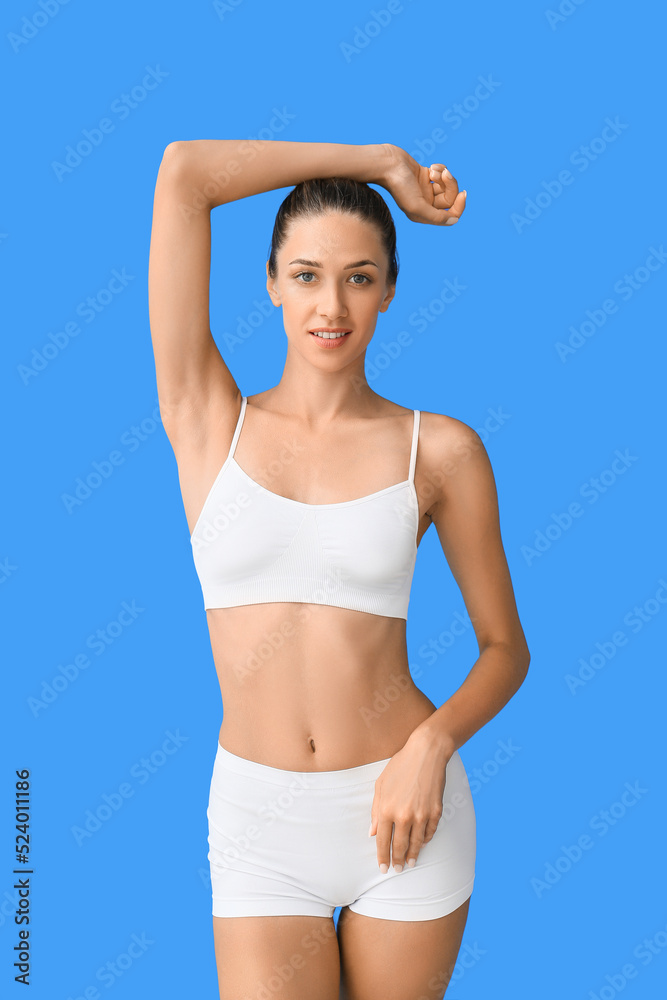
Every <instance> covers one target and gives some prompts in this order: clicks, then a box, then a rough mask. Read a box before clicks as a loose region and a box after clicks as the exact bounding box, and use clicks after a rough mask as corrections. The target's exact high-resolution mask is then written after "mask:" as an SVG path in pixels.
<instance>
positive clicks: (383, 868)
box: [380, 863, 389, 875]
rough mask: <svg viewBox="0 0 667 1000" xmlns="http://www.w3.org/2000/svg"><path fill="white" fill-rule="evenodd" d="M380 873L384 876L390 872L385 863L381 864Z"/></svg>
mask: <svg viewBox="0 0 667 1000" xmlns="http://www.w3.org/2000/svg"><path fill="white" fill-rule="evenodd" d="M380 871H381V872H382V874H383V875H386V874H387V872H388V871H389V866H388V865H385V864H384V863H383V864H381V865H380Z"/></svg>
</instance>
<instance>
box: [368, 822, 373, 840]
mask: <svg viewBox="0 0 667 1000" xmlns="http://www.w3.org/2000/svg"><path fill="white" fill-rule="evenodd" d="M372 829H373V823H372V822H371V825H370V826H369V827H368V836H369V837H370V835H371V830H372Z"/></svg>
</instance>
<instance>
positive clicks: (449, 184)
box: [429, 163, 467, 226]
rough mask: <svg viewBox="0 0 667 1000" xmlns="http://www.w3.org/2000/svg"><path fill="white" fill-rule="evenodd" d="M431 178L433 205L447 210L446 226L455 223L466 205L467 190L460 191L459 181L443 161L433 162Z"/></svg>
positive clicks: (430, 172) (441, 209) (444, 223)
mask: <svg viewBox="0 0 667 1000" xmlns="http://www.w3.org/2000/svg"><path fill="white" fill-rule="evenodd" d="M429 180H430V181H431V189H432V192H433V207H434V208H437V209H438V210H440V211H443V210H444V211H446V212H447V216H448V217H447V219H446V221H444V222H443V223H442V225H445V226H453V225H455V224H456V223H457V222H458V221H459V219H460V218H461V215H462V214H463V212H464V210H465V207H466V198H467V191H459V185H458V181H457V180H456V177H454V176H452V174H451V173H450V172H449V170H448V169H447V167H446V166H445V165H444V164H443V163H432V164H431V166H430V168H429Z"/></svg>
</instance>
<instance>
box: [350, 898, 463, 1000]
mask: <svg viewBox="0 0 667 1000" xmlns="http://www.w3.org/2000/svg"><path fill="white" fill-rule="evenodd" d="M469 905H470V897H468V899H466V901H465V902H464V903H462V904H461V905H460V906H459V907H457V909H456V910H453V911H452V912H451V913H448V914H447V915H446V916H444V917H437V918H435V919H434V920H383V919H381V918H379V917H367V916H365V915H363V914H361V913H355V912H354V911H353V910H350V909H349V908H348V907H347V906H344V907H343V909H342V910H341V912H340V916H339V918H338V938H339V943H340V961H341V990H340V1000H377V998H378V997H382V1000H406V997H410V998H412V1000H442V997H444V995H445V990H446V989H447V984H448V983H449V980H450V979H451V976H452V973H453V971H454V966H455V964H456V957H457V955H458V953H459V949H460V947H461V939H462V938H463V931H464V928H465V925H466V920H467V919H468V907H469Z"/></svg>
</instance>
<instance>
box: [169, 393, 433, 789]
mask: <svg viewBox="0 0 667 1000" xmlns="http://www.w3.org/2000/svg"><path fill="white" fill-rule="evenodd" d="M269 394H270V390H269V392H265V393H259V394H257V395H255V396H251V397H248V400H247V406H246V412H245V418H244V420H243V422H242V425H241V434H240V436H239V437H238V440H237V441H236V447H235V450H234V456H233V457H234V460H235V462H236V463H237V464H238V466H239V467H240V468H241V469H242V470H244V471H245V473H247V474H248V475H249V476H250V477H252V479H253V480H254V481H255V482H256V483H259V484H260V485H261V486H263V487H264V488H265V489H266V490H269V491H271V493H272V494H278V495H279V496H281V497H288V498H291V499H292V500H298V501H300V502H301V503H302V504H304V503H305V504H313V505H318V504H336V503H339V502H344V501H348V500H352V499H355V498H358V497H366V496H368V495H370V494H374V493H376V492H377V491H381V490H383V489H384V488H385V487H388V486H392V485H393V484H399V483H402V482H404V481H405V480H406V478H407V474H408V462H409V458H410V442H411V437H412V430H413V411H411V410H406V409H405V408H404V407H400V406H397V405H396V404H393V403H390V402H389V401H387V400H381V397H377V398H378V400H381V409H380V410H379V416H377V417H374V418H373V419H371V420H365V421H361V422H359V423H358V424H357V425H356V426H355V424H353V423H352V422H351V421H348V420H347V419H346V421H345V424H344V425H343V424H342V425H341V427H342V430H341V432H340V434H339V433H338V432H337V433H336V435H335V438H334V436H333V435H332V434H327V435H326V442H324V441H323V435H322V433H321V432H317V431H313V432H312V433H311V432H310V431H308V430H306V429H304V428H303V427H302V426H297V424H296V422H295V420H294V418H291V417H289V416H288V415H284V414H277V413H273V412H270V411H269V410H268V409H262V404H264V403H265V402H266V399H267V396H269ZM232 409H234V412H233V413H230V414H229V416H228V419H227V418H226V419H225V420H223V421H221V422H220V426H219V427H218V428H216V431H215V434H214V435H213V436H212V438H211V440H210V442H209V444H208V446H207V449H206V455H205V458H203V457H201V456H200V457H199V458H198V459H197V458H195V457H193V455H192V452H190V453H189V454H185V453H183V454H179V455H177V459H178V470H179V479H180V483H181V492H182V496H183V504H184V508H185V513H186V518H187V522H188V527H189V529H190V531H191V532H192V531H193V528H195V526H196V524H197V521H198V519H199V517H200V515H201V513H202V508H203V507H204V503H205V501H206V500H207V498H208V496H209V493H210V490H211V486H212V484H213V482H214V480H215V478H216V475H217V474H218V472H219V470H220V468H221V466H222V465H223V463H224V461H225V458H226V457H227V455H228V453H229V451H230V444H231V442H232V438H233V435H234V430H235V427H236V426H237V417H238V410H237V409H235V408H232ZM295 440H296V441H298V447H297V448H296V449H295V447H294V443H295ZM295 454H296V457H292V458H290V459H288V460H285V461H277V460H276V457H277V456H279V455H291V456H294V455H295ZM417 454H418V453H417ZM418 467H419V463H418V462H417V469H416V470H415V491H416V496H417V498H418V500H419V471H418ZM426 506H427V502H426V501H425V500H419V511H418V515H417V520H418V530H417V533H416V542H417V545H418V544H419V542H420V541H421V538H422V537H423V534H424V532H425V531H426V529H427V528H428V526H429V524H430V523H431V521H430V518H429V517H428V516H427V515H426V512H425V509H424V508H425V507H426ZM349 509H352V508H348V510H349ZM355 509H356V508H355ZM364 509H365V510H367V511H368V514H367V516H371V517H372V508H371V507H370V506H369V505H364ZM343 526H344V520H343ZM387 544H391V539H390V538H388V539H387ZM206 615H207V621H208V625H209V633H210V638H211V648H212V652H213V659H214V663H215V668H216V672H217V675H218V680H219V683H220V691H221V695H222V703H223V713H224V718H223V722H222V726H221V728H220V733H219V740H220V743H221V745H222V746H223V747H225V749H227V750H229V751H230V752H231V753H235V754H237V755H238V756H241V757H246V758H248V759H250V760H254V761H258V762H259V763H263V764H269V765H271V766H273V767H279V768H284V769H287V770H294V771H309V770H337V769H340V768H348V767H355V766H357V765H358V764H365V763H368V762H370V761H374V760H382V759H384V758H386V757H390V756H392V755H393V754H394V753H396V752H397V751H398V750H400V749H401V747H402V746H403V745H404V744H405V742H406V740H407V738H408V737H409V735H410V733H411V732H412V731H413V730H414V729H415V727H416V726H418V725H419V723H420V722H422V721H423V720H424V719H426V718H427V717H428V716H429V715H431V713H432V712H434V711H435V705H433V703H432V702H431V701H430V700H429V699H428V698H427V697H426V695H424V694H423V692H422V691H420V690H419V688H417V687H416V685H415V684H414V682H413V680H412V678H411V675H410V672H409V667H408V657H407V646H406V621H405V619H404V618H398V617H388V616H385V615H380V614H370V613H368V612H365V611H357V610H350V609H349V608H345V607H335V606H330V605H326V604H315V603H306V602H292V601H286V602H278V601H276V602H273V601H272V602H271V603H262V604H246V605H243V606H240V607H213V608H208V610H207V611H206Z"/></svg>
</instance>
